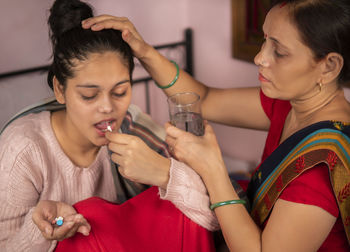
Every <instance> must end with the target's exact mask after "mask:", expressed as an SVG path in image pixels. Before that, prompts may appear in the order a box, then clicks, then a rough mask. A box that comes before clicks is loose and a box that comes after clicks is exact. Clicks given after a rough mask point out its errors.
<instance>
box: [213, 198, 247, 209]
mask: <svg viewBox="0 0 350 252" xmlns="http://www.w3.org/2000/svg"><path fill="white" fill-rule="evenodd" d="M233 204H243V205H245V204H246V202H245V200H241V199H239V200H228V201H222V202H218V203H214V204H211V205H210V209H211V210H214V209H215V208H217V207H221V206H226V205H233Z"/></svg>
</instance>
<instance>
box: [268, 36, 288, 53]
mask: <svg viewBox="0 0 350 252" xmlns="http://www.w3.org/2000/svg"><path fill="white" fill-rule="evenodd" d="M269 39H270V40H272V41H273V42H275V43H276V44H278V45H279V46H281V47H283V48H285V49H287V50H288V49H289V48H288V47H287V46H285V45H284V44H281V42H279V41H278V40H277V39H275V38H274V37H269Z"/></svg>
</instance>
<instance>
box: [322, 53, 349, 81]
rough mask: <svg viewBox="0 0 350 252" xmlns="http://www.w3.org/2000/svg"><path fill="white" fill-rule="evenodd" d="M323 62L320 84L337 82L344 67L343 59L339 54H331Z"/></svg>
mask: <svg viewBox="0 0 350 252" xmlns="http://www.w3.org/2000/svg"><path fill="white" fill-rule="evenodd" d="M322 61H323V62H322V66H321V67H322V69H321V71H322V72H321V82H320V83H323V84H327V83H330V82H333V81H336V80H337V78H338V76H339V74H340V71H341V70H342V68H343V65H344V59H343V57H342V56H341V55H340V54H339V53H329V54H328V55H327V56H326V57H325V59H323V60H322Z"/></svg>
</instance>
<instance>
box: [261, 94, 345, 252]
mask: <svg viewBox="0 0 350 252" xmlns="http://www.w3.org/2000/svg"><path fill="white" fill-rule="evenodd" d="M260 98H261V104H262V107H263V109H264V111H265V113H266V115H267V116H268V117H269V119H270V121H271V126H270V130H269V132H268V135H267V139H266V143H265V148H264V152H263V156H262V161H264V160H265V159H266V157H268V156H269V155H270V154H271V153H272V152H273V151H274V150H275V149H276V148H277V147H278V145H279V142H280V138H281V134H282V130H283V126H284V122H285V120H286V117H287V115H288V113H289V111H290V109H291V105H290V103H289V102H288V101H282V100H276V99H271V98H268V97H266V96H265V95H264V94H263V93H262V92H261V93H260ZM280 198H281V199H283V200H287V201H291V202H296V203H303V204H308V205H314V206H318V207H321V208H322V209H324V210H326V211H327V212H329V213H330V214H331V215H333V216H334V217H337V221H336V223H335V224H334V226H333V228H332V230H331V232H330V233H329V235H328V237H327V238H326V240H325V241H324V243H323V244H322V246H321V247H320V249H319V250H318V251H337V252H338V251H340V252H341V251H350V247H349V244H348V241H347V239H346V234H345V231H344V227H343V225H342V222H341V218H340V215H339V209H338V205H337V203H336V200H335V197H334V194H333V191H332V186H331V183H330V179H329V175H328V168H327V166H326V165H325V164H320V165H317V166H315V167H314V168H312V169H310V170H308V171H305V172H304V173H303V174H301V175H300V176H299V177H298V178H296V179H294V180H293V181H292V182H291V183H290V184H289V185H288V186H287V187H286V188H285V189H284V191H283V192H282V194H281V195H280Z"/></svg>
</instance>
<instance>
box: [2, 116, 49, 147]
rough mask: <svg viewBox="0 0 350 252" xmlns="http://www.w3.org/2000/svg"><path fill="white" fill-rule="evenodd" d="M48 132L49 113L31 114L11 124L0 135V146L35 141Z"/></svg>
mask: <svg viewBox="0 0 350 252" xmlns="http://www.w3.org/2000/svg"><path fill="white" fill-rule="evenodd" d="M50 130H52V128H51V123H50V112H48V111H43V112H40V113H31V114H28V115H25V116H22V117H19V118H17V119H16V120H14V121H13V122H11V123H10V124H9V125H8V126H7V127H6V128H5V129H4V131H3V133H2V134H1V135H0V144H3V143H4V142H6V143H7V144H9V143H11V142H15V143H22V141H28V139H32V140H34V141H37V140H39V139H40V138H42V137H44V136H45V133H47V131H50Z"/></svg>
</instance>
